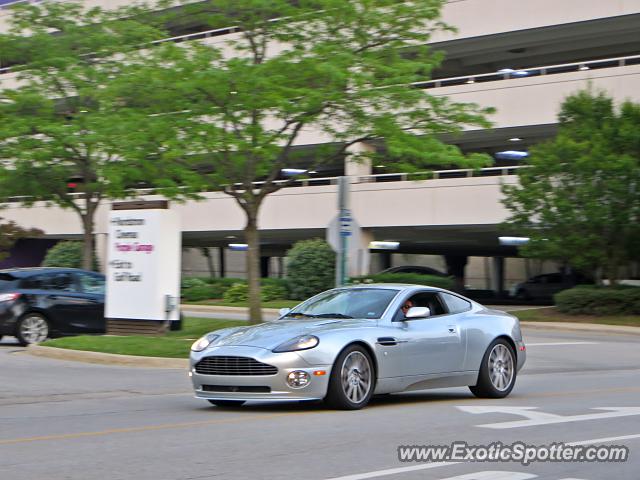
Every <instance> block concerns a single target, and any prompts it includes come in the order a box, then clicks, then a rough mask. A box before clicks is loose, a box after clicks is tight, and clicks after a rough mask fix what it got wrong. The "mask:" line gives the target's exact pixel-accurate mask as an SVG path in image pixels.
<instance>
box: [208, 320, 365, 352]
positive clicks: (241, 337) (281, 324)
mask: <svg viewBox="0 0 640 480" xmlns="http://www.w3.org/2000/svg"><path fill="white" fill-rule="evenodd" d="M376 325H377V321H376V320H370V319H335V318H322V319H319V318H312V319H292V320H276V321H273V322H267V323H262V324H260V325H253V326H248V327H236V328H233V329H226V330H223V331H221V332H220V334H221V335H222V337H221V338H219V339H218V340H216V341H215V342H214V343H213V345H212V346H213V347H221V346H247V347H260V348H267V349H269V350H272V349H274V348H276V347H277V346H278V345H280V344H281V343H284V342H286V341H287V340H290V339H292V338H294V337H297V336H299V335H317V336H321V335H322V334H324V333H327V332H331V331H335V330H344V329H353V328H365V327H374V326H376ZM216 333H217V332H216Z"/></svg>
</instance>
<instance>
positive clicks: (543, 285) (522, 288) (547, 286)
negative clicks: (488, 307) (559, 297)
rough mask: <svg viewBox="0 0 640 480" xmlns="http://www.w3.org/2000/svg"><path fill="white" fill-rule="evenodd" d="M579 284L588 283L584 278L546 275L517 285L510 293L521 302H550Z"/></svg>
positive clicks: (559, 274)
mask: <svg viewBox="0 0 640 480" xmlns="http://www.w3.org/2000/svg"><path fill="white" fill-rule="evenodd" d="M577 283H588V282H587V280H586V279H584V278H583V277H578V276H570V275H562V273H544V274H542V275H536V276H535V277H531V278H530V279H529V280H527V281H526V282H522V283H517V284H515V285H514V286H513V287H511V290H510V292H509V293H510V295H511V296H512V297H515V298H517V299H519V300H550V299H552V298H553V296H554V295H555V294H556V293H558V292H561V291H562V290H566V289H568V288H573V287H575V286H576V284H577Z"/></svg>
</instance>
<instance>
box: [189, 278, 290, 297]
mask: <svg viewBox="0 0 640 480" xmlns="http://www.w3.org/2000/svg"><path fill="white" fill-rule="evenodd" d="M260 283H261V285H262V291H261V296H262V300H263V301H265V302H269V301H272V300H285V299H287V298H288V293H289V289H288V284H287V281H286V280H285V279H284V278H262V279H261V280H260ZM236 284H242V285H247V281H246V280H244V279H242V278H209V277H184V278H183V279H182V282H181V284H180V285H181V289H182V297H183V298H184V300H185V301H188V302H198V301H201V300H211V299H219V298H224V294H225V292H226V291H227V290H229V288H231V287H232V286H233V285H236ZM242 288H244V287H237V288H236V291H235V293H231V294H230V295H231V296H234V298H236V297H235V296H236V295H237V294H238V292H239V291H240V289H242ZM237 301H244V300H237Z"/></svg>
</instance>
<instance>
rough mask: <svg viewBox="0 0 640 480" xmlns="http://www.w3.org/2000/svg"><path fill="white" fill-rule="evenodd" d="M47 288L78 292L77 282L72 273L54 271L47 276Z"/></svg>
mask: <svg viewBox="0 0 640 480" xmlns="http://www.w3.org/2000/svg"><path fill="white" fill-rule="evenodd" d="M46 277H47V278H46V286H45V287H44V288H46V289H47V290H56V291H59V292H76V291H78V289H77V288H76V284H75V282H74V281H73V276H72V275H71V274H70V273H54V274H51V275H47V276H46Z"/></svg>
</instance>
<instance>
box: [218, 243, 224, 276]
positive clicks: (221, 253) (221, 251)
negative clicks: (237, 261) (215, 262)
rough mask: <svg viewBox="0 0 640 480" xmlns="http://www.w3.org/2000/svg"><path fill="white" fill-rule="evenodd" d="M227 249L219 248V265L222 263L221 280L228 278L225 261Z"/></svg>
mask: <svg viewBox="0 0 640 480" xmlns="http://www.w3.org/2000/svg"><path fill="white" fill-rule="evenodd" d="M224 251H225V248H224V247H220V248H218V255H219V259H220V261H219V263H220V278H224V277H226V271H225V261H224V253H225V252H224Z"/></svg>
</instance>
